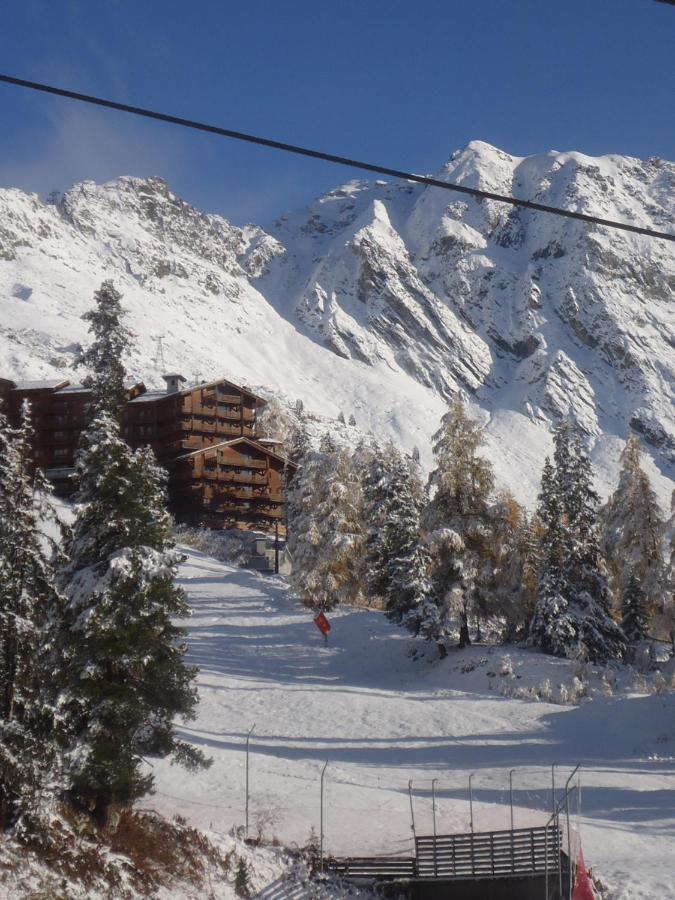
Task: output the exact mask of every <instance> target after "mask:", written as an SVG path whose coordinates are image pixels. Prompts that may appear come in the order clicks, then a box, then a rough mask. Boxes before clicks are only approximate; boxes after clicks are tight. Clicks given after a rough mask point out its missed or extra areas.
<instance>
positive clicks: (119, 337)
mask: <svg viewBox="0 0 675 900" xmlns="http://www.w3.org/2000/svg"><path fill="white" fill-rule="evenodd" d="M94 300H95V303H96V306H95V307H94V308H93V309H90V310H89V311H88V312H86V313H85V314H84V315H83V316H82V318H83V319H84V320H85V322H89V331H90V332H91V333H92V334H93V336H94V341H93V342H92V344H91V346H90V347H89V348H88V349H87V350H85V351H83V352H82V353H81V354H80V357H79V359H78V365H84V366H86V367H87V368H88V369H90V370H91V372H92V374H91V375H89V376H87V377H86V378H85V379H84V383H85V384H86V385H87V387H91V388H92V391H93V394H94V404H95V405H97V408H100V409H104V410H106V411H107V412H108V413H111V414H114V415H116V416H119V415H121V411H122V409H123V406H124V401H125V396H126V395H125V389H124V379H125V376H126V372H125V369H124V365H123V363H122V354H123V353H124V352H125V351H126V350H127V347H128V345H129V340H130V337H131V333H130V332H129V330H128V329H127V328H126V327H125V325H124V324H123V323H122V319H123V317H124V309H123V307H122V295H121V294H120V292H119V291H118V290H117V289H116V288H115V285H114V284H113V283H112V281H104V282H103V283H102V284H101V287H100V288H99V289H98V290H97V291H95V293H94Z"/></svg>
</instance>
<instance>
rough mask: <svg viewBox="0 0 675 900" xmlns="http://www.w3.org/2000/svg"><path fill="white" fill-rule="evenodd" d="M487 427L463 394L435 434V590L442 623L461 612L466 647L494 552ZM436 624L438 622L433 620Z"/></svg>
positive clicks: (430, 529)
mask: <svg viewBox="0 0 675 900" xmlns="http://www.w3.org/2000/svg"><path fill="white" fill-rule="evenodd" d="M482 444H483V431H482V428H481V427H480V425H479V423H478V422H476V421H475V420H473V419H472V418H471V417H470V416H469V415H467V413H466V411H465V409H464V406H463V404H462V402H461V400H460V399H459V398H455V399H454V400H453V402H452V404H451V405H450V409H449V410H448V412H447V413H446V414H445V415H444V416H443V418H442V420H441V427H440V428H439V430H438V431H437V432H436V434H435V435H434V448H433V449H434V455H435V457H436V468H435V469H434V470H433V471H432V472H431V475H430V476H429V485H428V487H429V491H430V493H431V499H430V501H429V503H428V505H427V508H426V510H425V513H424V519H423V524H424V527H425V529H426V532H427V534H428V542H429V545H430V549H431V552H432V555H433V574H432V579H433V590H434V597H435V602H436V605H437V607H438V610H439V612H438V621H440V622H446V623H447V619H448V617H449V615H451V614H452V613H456V614H458V616H459V621H460V628H459V641H460V646H465V645H466V644H469V643H470V642H471V641H470V636H469V617H470V615H472V614H474V613H476V612H477V610H478V609H479V607H480V604H481V603H482V601H483V595H484V591H485V582H486V577H487V575H488V573H487V571H486V564H487V561H488V559H489V554H490V521H489V519H490V496H491V492H492V489H493V485H494V477H493V474H492V468H491V466H490V463H489V462H488V460H487V459H485V458H484V457H483V456H481V455H480V454H479V452H478V451H479V449H480V447H481V446H482ZM432 626H433V623H432Z"/></svg>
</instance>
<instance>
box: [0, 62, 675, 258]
mask: <svg viewBox="0 0 675 900" xmlns="http://www.w3.org/2000/svg"><path fill="white" fill-rule="evenodd" d="M0 81H2V82H5V83H6V84H13V85H17V86H18V87H24V88H28V89H29V90H33V91H40V92H42V93H44V94H55V95H56V96H58V97H67V98H68V99H69V100H77V101H79V102H81V103H91V104H93V105H94V106H103V107H105V108H106V109H116V110H118V111H119V112H126V113H131V114H132V115H135V116H143V117H144V118H146V119H156V120H157V121H159V122H168V123H169V124H171V125H180V126H181V127H183V128H192V129H194V130H196V131H205V132H207V133H208V134H217V135H220V136H221V137H228V138H233V139H234V140H237V141H246V142H247V143H249V144H258V145H259V146H262V147H271V148H272V149H273V150H283V151H285V152H286V153H295V154H298V155H299V156H309V157H311V158H312V159H321V160H324V161H326V162H332V163H338V164H339V165H342V166H349V167H350V168H352V169H363V170H365V171H366V172H375V173H376V174H378V175H388V176H390V177H392V178H401V179H403V180H404V181H412V182H415V183H416V184H424V185H427V186H428V187H437V188H443V189H444V190H446V191H455V192H456V193H460V194H468V195H470V196H472V197H478V198H480V199H481V200H495V201H496V202H498V203H508V204H510V205H511V206H519V207H522V208H523V209H532V210H535V211H537V212H546V213H551V214H553V215H556V216H563V217H565V218H566V219H578V220H579V221H581V222H588V223H590V224H591V225H603V226H605V227H607V228H617V229H620V230H621V231H630V232H633V233H634V234H642V235H645V236H646V237H653V238H661V239H662V240H665V241H675V234H672V233H669V232H666V231H654V230H653V229H651V228H642V227H641V226H639V225H629V224H627V223H626V222H616V221H614V220H613V219H602V218H599V217H598V216H592V215H589V214H587V213H581V212H574V211H572V210H569V209H560V208H559V207H557V206H547V205H546V204H544V203H535V202H534V201H533V200H520V199H518V198H517V197H509V196H506V195H504V194H495V193H493V192H491V191H481V190H479V189H478V188H472V187H466V186H465V185H463V184H452V183H451V182H447V181H441V180H440V179H438V178H430V177H428V176H427V175H415V174H414V173H412V172H403V171H401V170H400V169H390V168H388V167H387V166H380V165H376V164H374V163H368V162H362V161H360V160H357V159H349V158H348V157H346V156H337V155H335V154H334V153H324V152H323V151H321V150H311V149H309V148H308V147H299V146H297V145H296V144H287V143H284V142H283V141H275V140H272V139H271V138H265V137H260V136H258V135H254V134H246V133H245V132H242V131H233V130H232V129H230V128H220V127H219V126H217V125H208V124H206V123H204V122H195V121H194V120H192V119H183V118H181V117H180V116H172V115H169V114H168V113H162V112H157V111H155V110H151V109H143V108H142V107H140V106H130V105H128V104H127V103H117V102H116V101H115V100H106V99H104V98H102V97H93V96H91V95H90V94H80V93H77V92H76V91H68V90H65V89H64V88H59V87H54V86H53V85H49V84H41V83H40V82H37V81H26V80H25V79H23V78H15V77H13V76H12V75H2V74H0Z"/></svg>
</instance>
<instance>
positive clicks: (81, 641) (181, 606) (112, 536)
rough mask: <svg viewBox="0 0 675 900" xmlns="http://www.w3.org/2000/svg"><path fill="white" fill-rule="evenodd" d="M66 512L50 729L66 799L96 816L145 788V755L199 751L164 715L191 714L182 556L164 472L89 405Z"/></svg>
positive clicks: (193, 763)
mask: <svg viewBox="0 0 675 900" xmlns="http://www.w3.org/2000/svg"><path fill="white" fill-rule="evenodd" d="M76 477H77V481H78V492H77V496H76V501H77V507H76V509H77V515H76V519H75V522H74V524H73V528H72V533H71V535H70V536H69V538H68V539H67V541H66V544H65V548H64V549H65V555H66V557H67V560H68V563H67V565H66V567H65V568H64V571H63V573H62V583H63V590H64V593H65V595H66V601H65V603H64V604H63V608H62V610H61V611H60V615H59V617H58V619H57V620H56V621H55V622H54V629H55V634H54V637H53V643H54V656H53V660H54V679H55V683H56V684H57V686H58V708H59V710H60V719H59V722H58V729H57V730H58V735H59V739H60V742H61V744H62V746H63V748H64V776H63V777H64V786H65V789H66V795H67V796H68V798H69V800H70V801H71V802H73V803H74V804H75V805H76V806H78V807H79V808H82V809H86V810H88V811H90V812H91V813H92V814H93V816H94V818H95V819H96V820H97V821H98V822H99V823H101V824H104V823H105V822H106V821H107V817H108V813H109V811H110V809H111V808H112V807H114V806H118V807H125V806H129V805H130V804H131V803H132V802H133V801H134V800H136V799H137V798H138V797H141V796H143V795H144V794H146V793H147V792H148V791H149V790H151V788H152V783H153V778H152V775H151V774H150V773H148V772H147V771H146V770H145V766H144V764H143V762H144V757H147V756H157V757H167V756H168V757H171V758H172V759H174V760H175V761H177V762H179V763H182V764H184V765H186V766H187V767H188V768H193V767H197V766H201V765H205V764H207V761H206V760H205V758H204V756H203V755H202V754H201V752H200V751H198V750H196V749H195V748H194V747H192V746H191V745H190V744H187V743H185V742H183V741H181V740H179V739H178V737H177V735H176V732H175V729H174V726H173V720H174V718H175V717H177V716H181V717H182V718H184V719H186V720H188V719H191V718H194V709H195V705H196V703H197V693H196V689H195V687H194V684H193V681H194V678H195V675H196V670H195V669H194V668H191V667H188V666H186V664H185V662H184V655H185V651H186V647H185V644H184V643H183V638H184V636H185V630H184V629H182V628H180V627H178V626H177V625H175V624H174V623H173V621H172V620H173V619H174V618H176V617H182V616H186V615H188V614H189V607H188V605H187V602H186V598H185V595H184V592H183V591H182V589H181V588H179V587H177V586H176V584H175V576H176V570H177V567H178V564H179V563H180V561H181V555H180V554H179V553H178V552H177V551H176V549H175V546H174V543H173V540H172V537H171V520H170V518H169V515H168V513H167V512H166V508H165V479H166V476H165V473H164V471H163V470H162V469H160V468H159V467H158V466H157V464H156V463H155V461H154V457H153V454H152V451H151V450H150V449H149V448H143V449H140V450H137V451H131V450H130V449H129V447H128V446H127V445H126V443H125V442H124V441H123V440H122V438H121V437H120V426H119V424H118V422H117V420H116V419H115V418H114V417H113V416H112V415H110V414H109V413H106V412H99V413H98V414H97V415H96V417H95V418H94V420H93V422H92V423H91V425H90V426H89V428H88V429H87V430H86V431H85V432H84V434H83V437H82V447H81V450H80V452H79V455H78V458H77V462H76Z"/></svg>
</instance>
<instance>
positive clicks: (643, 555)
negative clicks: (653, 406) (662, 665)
mask: <svg viewBox="0 0 675 900" xmlns="http://www.w3.org/2000/svg"><path fill="white" fill-rule="evenodd" d="M641 458H642V448H641V446H640V440H639V438H638V437H637V436H636V435H632V436H631V437H629V438H628V440H627V441H626V445H625V447H624V448H623V451H622V453H621V472H620V474H619V483H618V485H617V488H616V490H615V491H614V493H613V494H612V495H611V497H610V498H609V500H608V501H607V503H606V504H605V506H604V507H603V509H602V510H601V523H602V534H601V539H600V548H601V551H602V554H603V556H604V558H605V560H606V562H607V568H608V571H609V576H610V587H611V588H612V591H613V594H614V596H615V597H616V598H619V599H620V598H621V597H622V596H623V594H624V593H625V591H626V590H627V587H628V581H629V579H630V578H631V576H632V575H637V577H638V578H639V581H640V585H641V589H642V590H643V591H644V594H645V601H646V604H647V606H646V609H647V611H648V612H649V611H651V612H652V613H653V614H657V615H658V613H659V611H660V610H661V609H662V608H663V605H664V602H665V594H666V583H665V582H666V572H665V563H664V559H663V553H662V544H663V535H664V528H665V523H664V519H663V514H662V511H661V508H660V507H659V503H658V501H657V499H656V494H655V493H654V490H653V489H652V486H651V484H650V482H649V477H648V475H647V474H646V473H645V471H644V470H643V468H642V465H641Z"/></svg>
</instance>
